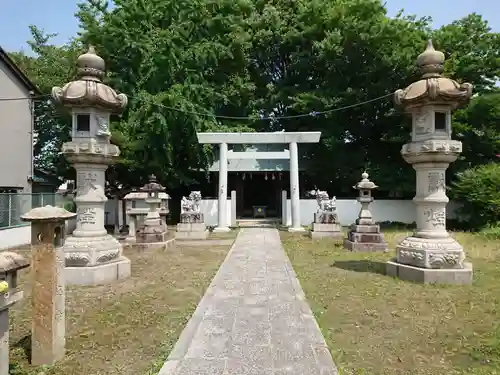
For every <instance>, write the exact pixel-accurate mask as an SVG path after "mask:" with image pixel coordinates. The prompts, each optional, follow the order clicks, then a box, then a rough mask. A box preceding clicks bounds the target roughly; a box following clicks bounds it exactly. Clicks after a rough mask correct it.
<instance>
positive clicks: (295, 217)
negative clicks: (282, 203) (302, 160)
mask: <svg viewBox="0 0 500 375" xmlns="http://www.w3.org/2000/svg"><path fill="white" fill-rule="evenodd" d="M290 203H291V206H292V207H291V209H292V225H291V226H290V228H288V230H289V231H290V232H304V231H305V229H304V228H303V227H302V225H301V224H300V188H299V155H298V147H297V142H290Z"/></svg>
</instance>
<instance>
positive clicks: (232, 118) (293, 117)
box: [0, 93, 393, 121]
mask: <svg viewBox="0 0 500 375" xmlns="http://www.w3.org/2000/svg"><path fill="white" fill-rule="evenodd" d="M392 95H393V93H390V94H385V95H382V96H378V97H376V98H372V99H368V100H365V101H362V102H358V103H355V104H350V105H346V106H343V107H337V108H331V109H327V110H325V111H319V112H318V111H311V112H308V113H301V114H297V115H290V116H260V117H243V116H224V115H214V114H211V113H202V112H194V111H185V110H182V109H179V108H175V107H170V106H166V105H164V104H161V103H155V102H151V101H148V100H145V99H144V98H140V97H135V99H137V100H139V101H141V102H145V103H147V104H152V105H155V106H158V107H161V108H164V109H168V110H171V111H176V112H179V113H184V114H187V115H195V116H205V117H213V118H215V119H224V120H252V121H255V120H260V121H265V120H286V119H296V118H303V117H317V116H321V115H325V114H328V113H333V112H338V111H343V110H346V109H350V108H355V107H359V106H362V105H365V104H369V103H373V102H376V101H379V100H382V99H385V98H387V97H389V96H392ZM48 96H50V95H48V94H47V95H40V96H32V97H30V98H0V102H4V101H18V100H39V99H42V98H47V97H48ZM129 98H131V99H133V98H134V97H130V96H129Z"/></svg>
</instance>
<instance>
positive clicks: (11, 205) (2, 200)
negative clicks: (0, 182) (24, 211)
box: [0, 187, 21, 228]
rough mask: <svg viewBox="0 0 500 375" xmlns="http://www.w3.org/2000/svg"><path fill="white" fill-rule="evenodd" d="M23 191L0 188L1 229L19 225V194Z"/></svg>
mask: <svg viewBox="0 0 500 375" xmlns="http://www.w3.org/2000/svg"><path fill="white" fill-rule="evenodd" d="M20 192H21V189H17V188H10V187H0V228H8V227H11V226H13V225H19V223H20V221H21V217H20V213H19V195H20V194H19V193H20Z"/></svg>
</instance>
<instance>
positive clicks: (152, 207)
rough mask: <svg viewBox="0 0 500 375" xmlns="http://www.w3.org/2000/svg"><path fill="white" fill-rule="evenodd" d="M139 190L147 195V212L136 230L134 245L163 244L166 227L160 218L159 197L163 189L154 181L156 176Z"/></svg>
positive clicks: (165, 236) (152, 176)
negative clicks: (142, 222)
mask: <svg viewBox="0 0 500 375" xmlns="http://www.w3.org/2000/svg"><path fill="white" fill-rule="evenodd" d="M141 190H142V191H143V192H145V193H147V198H146V200H145V201H146V203H147V204H148V205H149V212H148V214H147V216H146V219H145V220H144V225H143V226H142V227H141V228H140V229H139V230H137V233H136V243H138V244H144V243H163V242H165V241H166V240H167V230H166V225H165V224H164V223H163V222H162V220H161V217H160V213H159V210H160V205H161V197H160V192H163V191H165V187H163V186H162V185H160V184H159V183H158V182H157V181H156V176H155V175H151V176H150V177H149V183H147V184H146V185H144V186H143V187H142V188H141Z"/></svg>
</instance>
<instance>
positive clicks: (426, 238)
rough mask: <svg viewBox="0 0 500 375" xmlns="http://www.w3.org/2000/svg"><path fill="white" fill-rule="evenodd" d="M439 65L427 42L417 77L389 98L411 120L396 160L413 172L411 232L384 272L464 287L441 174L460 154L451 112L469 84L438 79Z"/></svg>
mask: <svg viewBox="0 0 500 375" xmlns="http://www.w3.org/2000/svg"><path fill="white" fill-rule="evenodd" d="M444 61H445V58H444V54H443V53H442V52H439V51H436V50H435V49H434V47H433V45H432V41H429V42H428V44H427V48H426V50H425V51H424V52H423V53H422V54H420V56H418V58H417V65H418V67H419V68H420V71H421V73H422V78H421V79H420V80H419V81H417V82H414V83H412V84H411V85H410V86H408V87H407V88H406V89H404V90H397V91H396V92H395V94H394V101H395V103H396V105H398V106H400V107H402V108H403V109H404V110H405V112H407V113H408V114H410V115H411V117H412V139H411V142H409V143H407V144H405V145H403V148H402V150H401V155H402V156H403V158H404V160H405V161H406V162H407V163H408V164H411V165H412V166H413V169H415V171H416V179H417V183H416V195H415V197H414V198H413V201H414V203H415V209H416V223H417V229H416V230H415V232H414V233H413V235H412V236H409V237H407V238H405V239H404V240H403V241H402V242H401V243H400V244H399V245H398V246H397V248H396V252H397V255H396V259H395V260H393V261H391V262H388V264H387V272H388V274H390V275H394V276H398V277H400V278H401V279H406V280H412V281H417V282H423V283H450V284H470V283H472V265H471V264H470V263H466V262H464V260H465V254H464V251H463V248H462V246H460V244H459V243H457V241H455V239H454V238H453V237H451V236H450V235H449V233H448V232H447V231H446V205H447V203H448V201H449V200H448V197H447V196H446V185H445V172H446V169H447V168H448V166H449V165H450V163H452V162H454V161H455V160H456V159H457V158H458V155H459V154H460V152H461V151H462V143H461V142H460V141H455V140H452V139H451V135H452V130H451V116H452V111H453V110H454V109H455V108H457V107H458V106H459V105H462V104H466V103H468V101H469V99H470V98H471V96H472V85H471V84H470V83H462V84H459V83H457V82H456V81H454V80H452V79H450V78H446V77H443V76H442V75H441V73H442V72H443V66H444Z"/></svg>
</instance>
